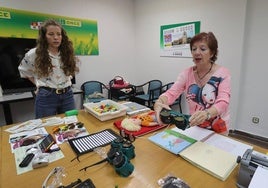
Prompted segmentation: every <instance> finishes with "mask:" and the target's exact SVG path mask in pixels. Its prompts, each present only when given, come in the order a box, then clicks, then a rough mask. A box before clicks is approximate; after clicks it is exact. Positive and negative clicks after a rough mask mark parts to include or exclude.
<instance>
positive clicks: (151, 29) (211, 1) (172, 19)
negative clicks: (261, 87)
mask: <svg viewBox="0 0 268 188" xmlns="http://www.w3.org/2000/svg"><path fill="white" fill-rule="evenodd" d="M135 2H136V3H135V10H136V12H135V16H136V28H137V29H136V38H137V41H136V44H140V45H137V47H136V49H137V59H136V62H137V63H140V67H144V69H140V71H141V75H143V76H142V77H140V78H139V80H138V82H142V81H143V80H148V79H151V78H159V79H160V80H163V81H164V82H169V81H174V80H175V79H176V78H177V75H178V74H179V72H180V71H181V70H183V69H184V68H186V67H188V66H191V65H193V63H192V59H191V58H168V57H159V51H160V50H159V45H160V44H159V37H160V26H161V25H167V24H175V23H183V22H191V21H201V31H213V32H214V34H215V35H216V37H217V39H218V43H219V58H218V60H217V63H219V64H221V65H223V66H226V67H228V68H229V69H230V71H231V74H232V75H233V77H232V101H231V113H232V119H231V127H232V128H233V127H235V126H234V125H235V122H236V115H237V106H238V98H239V87H237V86H239V82H240V74H241V73H240V67H241V59H242V49H243V35H244V22H245V14H246V1H244V0H236V1H231V0H228V1H223V0H217V1H215V0H202V1H200V0H191V1H188V0H180V1H177V0H166V1H160V0H159V1H155V0H146V1H142V0H136V1H135ZM145 65H146V66H145Z"/></svg>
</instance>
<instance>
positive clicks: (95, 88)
mask: <svg viewBox="0 0 268 188" xmlns="http://www.w3.org/2000/svg"><path fill="white" fill-rule="evenodd" d="M103 87H105V85H104V84H103V83H101V82H99V81H87V82H84V83H83V84H82V86H81V90H82V91H83V92H84V96H88V95H91V94H93V93H94V92H97V93H103V90H102V88H103Z"/></svg>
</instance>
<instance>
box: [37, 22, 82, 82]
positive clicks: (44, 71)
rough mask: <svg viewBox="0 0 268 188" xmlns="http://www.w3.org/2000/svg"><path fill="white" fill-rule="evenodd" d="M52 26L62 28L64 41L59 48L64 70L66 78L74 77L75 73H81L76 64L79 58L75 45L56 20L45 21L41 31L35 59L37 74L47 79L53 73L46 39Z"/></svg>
mask: <svg viewBox="0 0 268 188" xmlns="http://www.w3.org/2000/svg"><path fill="white" fill-rule="evenodd" d="M50 25H54V26H58V27H60V28H61V35H62V41H61V45H60V46H59V52H60V57H61V61H62V69H63V71H64V73H65V75H66V76H70V75H72V76H74V75H75V73H76V72H78V71H79V68H78V67H77V64H76V62H77V61H78V58H77V57H76V56H75V54H74V49H73V44H72V42H71V41H70V40H69V38H68V36H67V33H66V31H65V30H64V29H63V27H62V26H61V25H60V24H59V23H58V22H56V21H55V20H47V21H45V22H44V23H43V24H42V26H41V28H40V29H39V36H38V38H37V46H36V58H35V70H36V73H37V75H38V76H39V77H46V76H49V74H50V73H51V72H52V64H51V59H50V57H49V53H48V42H47V39H46V32H47V27H48V26H50Z"/></svg>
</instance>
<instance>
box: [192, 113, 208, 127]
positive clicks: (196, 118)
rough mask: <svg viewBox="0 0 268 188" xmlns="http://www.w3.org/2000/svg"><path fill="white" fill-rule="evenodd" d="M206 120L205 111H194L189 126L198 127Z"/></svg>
mask: <svg viewBox="0 0 268 188" xmlns="http://www.w3.org/2000/svg"><path fill="white" fill-rule="evenodd" d="M206 120H207V112H206V111H196V112H195V113H194V114H193V115H191V117H190V118H189V122H190V126H195V125H200V124H202V123H203V122H204V121H206Z"/></svg>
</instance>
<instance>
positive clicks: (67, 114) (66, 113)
mask: <svg viewBox="0 0 268 188" xmlns="http://www.w3.org/2000/svg"><path fill="white" fill-rule="evenodd" d="M74 115H78V110H69V111H66V112H65V116H74Z"/></svg>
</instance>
